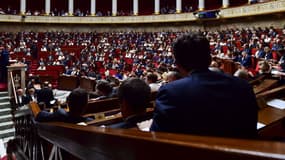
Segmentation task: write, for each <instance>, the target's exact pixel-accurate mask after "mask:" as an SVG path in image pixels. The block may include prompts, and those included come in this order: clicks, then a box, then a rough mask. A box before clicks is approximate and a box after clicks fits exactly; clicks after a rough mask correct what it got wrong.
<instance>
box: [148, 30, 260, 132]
mask: <svg viewBox="0 0 285 160" xmlns="http://www.w3.org/2000/svg"><path fill="white" fill-rule="evenodd" d="M173 54H174V57H175V63H176V66H177V68H178V70H179V71H180V73H181V74H182V75H184V78H182V79H179V80H176V81H173V82H171V83H168V84H166V85H164V86H162V87H161V88H160V90H159V92H158V94H157V99H156V107H155V111H154V117H153V123H152V125H151V131H163V132H174V133H186V134H198V135H207V136H224V137H240V138H254V137H255V136H256V135H257V129H256V126H257V110H258V106H257V103H256V99H255V95H254V93H253V90H252V87H251V86H250V85H249V84H248V83H247V82H246V81H245V80H242V79H239V78H236V77H233V76H230V75H226V74H223V73H219V72H212V71H210V70H209V69H208V66H209V64H210V62H211V56H210V46H209V41H208V40H207V39H206V38H205V37H204V36H202V35H198V34H187V35H183V36H181V37H180V38H178V39H177V40H176V42H175V43H174V46H173Z"/></svg>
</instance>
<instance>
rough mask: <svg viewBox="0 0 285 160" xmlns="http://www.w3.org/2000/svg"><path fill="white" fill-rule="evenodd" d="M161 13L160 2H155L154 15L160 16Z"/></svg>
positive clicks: (155, 0)
mask: <svg viewBox="0 0 285 160" xmlns="http://www.w3.org/2000/svg"><path fill="white" fill-rule="evenodd" d="M159 12H160V0H154V14H159Z"/></svg>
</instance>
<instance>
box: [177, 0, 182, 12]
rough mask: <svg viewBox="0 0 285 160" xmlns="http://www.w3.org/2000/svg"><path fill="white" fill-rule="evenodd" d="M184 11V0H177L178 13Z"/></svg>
mask: <svg viewBox="0 0 285 160" xmlns="http://www.w3.org/2000/svg"><path fill="white" fill-rule="evenodd" d="M181 12H182V0H176V13H181Z"/></svg>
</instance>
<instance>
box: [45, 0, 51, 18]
mask: <svg viewBox="0 0 285 160" xmlns="http://www.w3.org/2000/svg"><path fill="white" fill-rule="evenodd" d="M45 14H46V15H49V14H50V0H45Z"/></svg>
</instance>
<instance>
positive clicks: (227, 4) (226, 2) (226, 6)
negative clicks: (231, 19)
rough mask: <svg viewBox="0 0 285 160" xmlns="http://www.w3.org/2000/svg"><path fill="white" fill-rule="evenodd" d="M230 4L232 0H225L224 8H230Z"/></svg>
mask: <svg viewBox="0 0 285 160" xmlns="http://www.w3.org/2000/svg"><path fill="white" fill-rule="evenodd" d="M229 5H230V1H229V0H223V8H228V7H229Z"/></svg>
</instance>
